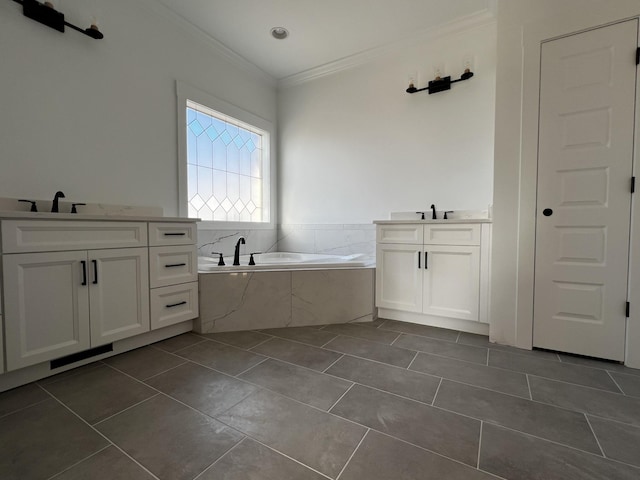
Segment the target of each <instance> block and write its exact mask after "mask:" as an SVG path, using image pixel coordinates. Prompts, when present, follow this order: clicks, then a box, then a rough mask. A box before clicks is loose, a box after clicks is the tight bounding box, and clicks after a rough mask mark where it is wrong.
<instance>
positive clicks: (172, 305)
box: [165, 302, 187, 308]
mask: <svg viewBox="0 0 640 480" xmlns="http://www.w3.org/2000/svg"><path fill="white" fill-rule="evenodd" d="M186 304H187V302H178V303H172V304H171V305H165V307H167V308H173V307H179V306H180V305H186Z"/></svg>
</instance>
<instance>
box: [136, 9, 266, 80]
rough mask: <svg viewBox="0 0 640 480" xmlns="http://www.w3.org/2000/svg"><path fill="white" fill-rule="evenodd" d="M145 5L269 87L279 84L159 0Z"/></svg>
mask: <svg viewBox="0 0 640 480" xmlns="http://www.w3.org/2000/svg"><path fill="white" fill-rule="evenodd" d="M143 3H145V4H146V5H147V7H148V8H150V9H151V10H153V11H154V12H155V13H157V14H158V15H160V16H162V17H164V18H165V19H167V20H169V21H171V22H173V23H175V24H177V25H178V26H179V27H181V28H182V29H183V30H185V31H186V32H187V33H189V34H191V35H192V36H193V37H195V38H197V39H199V40H200V41H201V42H202V43H203V44H204V45H206V46H207V47H209V48H211V49H212V50H213V51H215V52H216V53H217V54H219V55H221V56H222V57H224V58H225V59H227V60H228V61H229V62H230V63H232V64H233V65H235V66H236V67H238V68H239V69H241V70H243V71H244V72H245V73H248V74H250V75H253V76H257V77H258V78H260V79H261V80H263V81H264V82H266V83H267V84H268V85H270V86H272V87H276V86H277V84H278V82H277V79H276V78H274V77H273V76H271V75H269V74H268V73H267V72H265V71H264V70H262V69H261V68H259V67H258V66H256V65H255V64H254V63H251V62H250V61H249V60H247V59H246V58H244V57H243V56H241V55H238V54H237V53H236V52H234V51H233V50H231V49H230V48H229V47H227V46H226V45H225V44H224V43H222V42H220V41H219V40H218V39H216V38H214V37H212V36H211V35H209V34H208V33H206V32H205V31H203V30H201V29H200V28H198V27H196V26H195V25H194V24H193V23H191V22H189V21H188V20H186V19H185V18H184V17H182V16H181V15H178V14H177V13H176V12H174V11H173V10H171V9H170V8H169V7H167V6H166V5H164V4H163V3H161V2H159V1H157V0H143Z"/></svg>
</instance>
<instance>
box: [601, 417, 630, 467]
mask: <svg viewBox="0 0 640 480" xmlns="http://www.w3.org/2000/svg"><path fill="white" fill-rule="evenodd" d="M589 422H590V423H591V426H592V427H593V431H594V432H595V434H596V437H598V441H599V442H600V446H601V447H602V450H603V451H604V454H605V456H606V457H608V458H611V459H613V460H619V461H620V462H624V463H629V464H631V465H635V466H637V467H640V428H638V427H632V426H631V425H625V424H624V423H618V422H612V421H610V420H604V419H602V418H598V417H591V416H589Z"/></svg>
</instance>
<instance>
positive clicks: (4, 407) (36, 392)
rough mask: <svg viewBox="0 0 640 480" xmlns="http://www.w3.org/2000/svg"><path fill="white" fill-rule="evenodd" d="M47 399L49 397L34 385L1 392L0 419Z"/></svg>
mask: <svg viewBox="0 0 640 480" xmlns="http://www.w3.org/2000/svg"><path fill="white" fill-rule="evenodd" d="M47 398H51V397H50V396H49V395H47V392H45V391H44V390H42V389H41V388H40V387H38V385H36V384H35V383H30V384H28V385H25V386H24V387H18V388H14V389H13V390H8V391H6V392H2V393H0V417H3V416H5V415H7V414H9V413H11V412H15V411H16V410H21V409H23V408H25V407H28V406H30V405H33V404H35V403H39V402H42V401H43V400H46V399H47Z"/></svg>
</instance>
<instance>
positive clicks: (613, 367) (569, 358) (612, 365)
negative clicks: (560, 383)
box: [558, 353, 640, 376]
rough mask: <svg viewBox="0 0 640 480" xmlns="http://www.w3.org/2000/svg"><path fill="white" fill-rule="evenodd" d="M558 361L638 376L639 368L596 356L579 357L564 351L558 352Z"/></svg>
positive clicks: (639, 373) (639, 374)
mask: <svg viewBox="0 0 640 480" xmlns="http://www.w3.org/2000/svg"><path fill="white" fill-rule="evenodd" d="M558 356H559V357H560V361H561V362H562V363H571V364H574V365H584V366H585V367H593V368H600V369H602V370H609V371H610V372H619V373H625V374H627V375H637V376H640V369H637V368H629V367H625V366H624V365H622V364H620V363H618V362H612V361H608V360H599V359H597V358H590V357H580V356H577V355H569V354H565V353H559V354H558Z"/></svg>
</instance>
